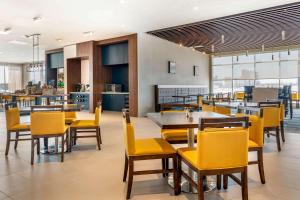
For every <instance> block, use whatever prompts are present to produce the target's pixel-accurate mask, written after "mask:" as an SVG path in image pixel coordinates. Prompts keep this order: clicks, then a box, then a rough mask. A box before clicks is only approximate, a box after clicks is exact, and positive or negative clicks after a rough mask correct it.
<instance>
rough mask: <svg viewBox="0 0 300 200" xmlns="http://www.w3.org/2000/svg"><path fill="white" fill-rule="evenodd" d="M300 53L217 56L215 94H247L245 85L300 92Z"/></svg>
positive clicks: (284, 52)
mask: <svg viewBox="0 0 300 200" xmlns="http://www.w3.org/2000/svg"><path fill="white" fill-rule="evenodd" d="M299 53H300V52H299V50H290V51H287V50H286V51H280V52H266V53H257V54H251V55H250V54H249V55H238V56H237V55H234V56H224V57H213V58H212V63H213V66H212V73H213V76H212V79H213V92H228V91H229V92H231V91H233V92H234V91H243V90H244V86H255V87H272V88H278V87H283V86H284V85H291V86H292V90H293V91H298V80H300V79H299V77H300V76H299V75H300V73H299V70H300V66H299V63H300V56H299ZM298 68H299V69H298ZM298 74H299V75H298ZM230 87H231V88H230ZM299 89H300V88H299Z"/></svg>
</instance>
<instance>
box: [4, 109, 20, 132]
mask: <svg viewBox="0 0 300 200" xmlns="http://www.w3.org/2000/svg"><path fill="white" fill-rule="evenodd" d="M5 117H6V129H7V130H11V128H12V127H13V126H15V125H17V124H20V110H19V109H18V108H16V107H14V108H7V109H5Z"/></svg>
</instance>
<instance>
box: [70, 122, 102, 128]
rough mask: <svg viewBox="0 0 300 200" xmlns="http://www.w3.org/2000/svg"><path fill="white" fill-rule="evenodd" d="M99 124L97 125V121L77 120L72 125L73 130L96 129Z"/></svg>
mask: <svg viewBox="0 0 300 200" xmlns="http://www.w3.org/2000/svg"><path fill="white" fill-rule="evenodd" d="M98 125H99V124H97V123H95V120H76V121H75V122H73V123H72V124H71V127H72V128H82V127H94V126H98Z"/></svg>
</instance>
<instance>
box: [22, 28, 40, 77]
mask: <svg viewBox="0 0 300 200" xmlns="http://www.w3.org/2000/svg"><path fill="white" fill-rule="evenodd" d="M40 36H41V34H39V33H35V34H32V35H28V36H27V37H28V38H30V37H32V63H30V64H29V66H28V67H27V68H26V71H27V72H35V71H41V70H42V68H43V66H42V64H41V63H40V58H39V57H40V55H39V54H40Z"/></svg>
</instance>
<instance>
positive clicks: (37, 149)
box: [36, 138, 41, 155]
mask: <svg viewBox="0 0 300 200" xmlns="http://www.w3.org/2000/svg"><path fill="white" fill-rule="evenodd" d="M36 144H37V148H36V154H37V155H40V151H41V149H40V148H41V143H40V138H38V139H37V140H36Z"/></svg>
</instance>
